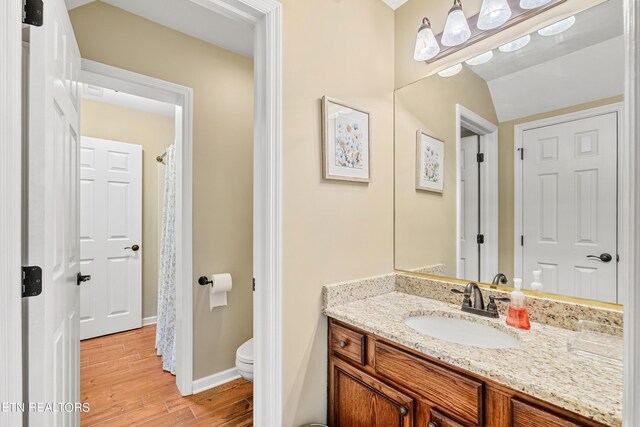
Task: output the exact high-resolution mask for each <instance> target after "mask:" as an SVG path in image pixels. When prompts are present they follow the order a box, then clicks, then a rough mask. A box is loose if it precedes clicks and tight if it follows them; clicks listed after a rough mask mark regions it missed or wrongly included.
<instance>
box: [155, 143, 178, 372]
mask: <svg viewBox="0 0 640 427" xmlns="http://www.w3.org/2000/svg"><path fill="white" fill-rule="evenodd" d="M174 151H175V147H174V145H171V146H170V147H169V148H168V149H167V155H166V156H165V163H166V167H165V178H164V203H163V207H162V231H161V235H160V260H159V261H160V263H159V264H160V266H159V272H158V273H159V278H160V279H159V281H158V282H159V283H158V314H157V319H156V352H157V354H158V355H159V356H162V369H164V370H165V371H169V372H171V373H172V374H174V375H175V365H176V331H175V323H176V242H175V225H176V216H175V200H176V168H175V152H174Z"/></svg>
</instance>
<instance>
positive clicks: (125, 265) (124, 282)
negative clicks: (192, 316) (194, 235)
mask: <svg viewBox="0 0 640 427" xmlns="http://www.w3.org/2000/svg"><path fill="white" fill-rule="evenodd" d="M141 242H142V147H141V146H140V145H136V144H127V143H124V142H117V141H109V140H106V139H97V138H89V137H85V136H83V137H82V142H81V148H80V257H81V263H82V271H83V272H84V273H86V274H90V275H91V277H92V279H91V281H89V282H87V283H85V284H83V285H82V287H81V290H80V338H81V339H87V338H92V337H96V336H101V335H107V334H112V333H114V332H120V331H126V330H129V329H134V328H139V327H141V326H142V248H141Z"/></svg>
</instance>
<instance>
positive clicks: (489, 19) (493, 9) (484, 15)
mask: <svg viewBox="0 0 640 427" xmlns="http://www.w3.org/2000/svg"><path fill="white" fill-rule="evenodd" d="M509 18H511V8H510V7H509V2H508V1H507V0H483V1H482V7H481V8H480V15H478V29H479V30H492V29H494V28H498V27H499V26H500V25H502V24H504V23H505V22H507V21H508V20H509Z"/></svg>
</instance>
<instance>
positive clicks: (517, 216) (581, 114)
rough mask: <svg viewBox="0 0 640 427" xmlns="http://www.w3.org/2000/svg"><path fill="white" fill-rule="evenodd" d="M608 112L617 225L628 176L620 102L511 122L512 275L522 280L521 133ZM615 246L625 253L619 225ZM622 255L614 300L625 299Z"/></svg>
mask: <svg viewBox="0 0 640 427" xmlns="http://www.w3.org/2000/svg"><path fill="white" fill-rule="evenodd" d="M609 113H617V115H618V153H617V159H618V160H617V164H618V174H617V175H618V176H617V185H618V224H622V222H621V220H622V209H620V206H622V205H621V202H622V193H621V190H620V189H621V188H622V186H623V185H624V182H626V180H627V179H628V177H624V176H623V175H624V172H623V169H622V168H621V165H622V164H623V162H624V158H623V151H624V145H625V144H624V138H623V137H622V135H623V132H624V122H625V119H624V116H623V113H624V104H623V103H622V102H614V103H611V104H606V105H601V106H599V107H595V108H588V109H585V110H580V111H576V112H573V113H568V114H560V115H557V116H553V117H547V118H545V119H540V120H534V121H531V122H526V123H520V124H518V125H515V126H514V128H513V132H514V138H513V173H514V181H513V182H514V185H513V215H514V218H513V232H514V234H513V261H514V266H513V267H514V268H513V272H514V277H521V278H523V279H524V277H523V274H524V272H523V271H522V269H523V256H524V250H523V247H522V245H521V244H520V236H522V235H523V223H522V215H523V206H522V204H523V203H524V200H523V197H522V192H523V188H522V185H523V183H522V160H521V159H520V151H519V149H520V148H522V141H523V139H524V132H526V131H528V130H532V129H537V128H541V127H545V126H553V125H557V124H562V123H567V122H573V121H576V120H581V119H588V118H590V117H596V116H601V115H603V114H609ZM617 229H618V236H617V239H618V247H617V248H616V251H617V253H621V252H622V253H625V252H626V251H625V252H623V251H622V248H623V246H622V245H621V242H622V239H623V237H624V236H623V234H624V233H622V230H623V229H624V228H623V227H620V226H618V228H617ZM625 258H626V257H624V256H622V257H620V262H618V264H617V271H618V283H617V295H618V301H624V298H625V290H624V289H623V288H624V286H620V284H621V283H623V282H622V280H621V277H620V271H622V270H623V269H624V268H625V267H626V264H627V263H628V262H627V260H625Z"/></svg>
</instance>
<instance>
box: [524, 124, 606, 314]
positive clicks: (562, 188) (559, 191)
mask: <svg viewBox="0 0 640 427" xmlns="http://www.w3.org/2000/svg"><path fill="white" fill-rule="evenodd" d="M617 128H618V124H617V113H609V114H604V115H600V116H596V117H590V118H586V119H582V120H576V121H571V122H566V123H561V124H557V125H552V126H546V127H541V128H537V129H532V130H528V131H526V132H524V138H523V147H524V150H525V151H524V160H523V168H522V170H523V181H522V182H523V197H522V200H523V206H522V209H523V210H522V212H523V231H524V246H523V252H522V253H523V266H524V269H523V275H524V279H525V280H524V282H525V285H526V286H528V284H529V283H530V282H531V280H532V274H531V272H532V271H533V270H542V283H543V284H544V290H545V291H548V292H555V293H560V294H563V295H570V296H575V297H581V298H591V299H597V300H601V301H608V302H616V301H617V143H618V136H617ZM602 254H605V257H604V259H600V258H598V257H599V256H600V255H602ZM607 254H608V255H610V256H611V258H612V259H611V260H609V261H607V260H606V255H607Z"/></svg>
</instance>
